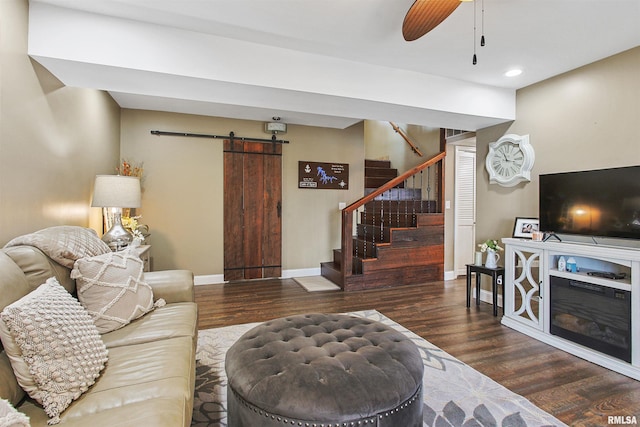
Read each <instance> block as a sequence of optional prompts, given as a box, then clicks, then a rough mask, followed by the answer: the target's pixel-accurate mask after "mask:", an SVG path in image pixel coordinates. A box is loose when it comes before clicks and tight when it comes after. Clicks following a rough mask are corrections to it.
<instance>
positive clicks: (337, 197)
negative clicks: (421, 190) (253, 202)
mask: <svg viewBox="0 0 640 427" xmlns="http://www.w3.org/2000/svg"><path fill="white" fill-rule="evenodd" d="M263 126H264V124H263V123H262V122H256V121H247V120H231V119H224V118H215V117H204V116H196V115H186V114H174V113H163V112H154V111H140V110H123V111H122V144H121V152H122V157H123V158H126V159H129V160H130V161H132V162H143V163H144V171H145V172H144V175H145V179H144V190H143V198H142V207H141V208H140V209H139V214H141V215H142V219H141V220H140V222H141V223H144V224H148V225H149V226H150V229H151V238H150V240H149V243H151V244H152V245H153V247H152V256H153V262H154V268H155V269H158V270H161V269H171V268H186V269H190V270H192V271H193V272H194V274H196V275H201V276H206V275H220V274H222V273H223V254H224V252H223V250H224V246H223V232H224V230H223V206H222V204H223V178H224V175H223V163H222V156H223V153H222V140H216V139H202V138H187V137H170V136H154V135H151V134H150V131H151V130H164V131H178V132H189V133H202V134H214V135H228V134H229V132H230V131H233V132H234V133H235V135H237V136H239V137H254V138H269V135H268V134H265V133H264V132H263ZM362 134H363V130H362V124H359V125H354V126H352V127H350V128H348V129H345V130H335V129H327V128H315V127H306V126H295V125H290V126H289V129H288V132H287V133H286V134H285V135H281V136H280V138H282V139H286V140H288V141H290V143H289V144H285V145H284V146H283V158H282V162H283V165H282V169H283V189H282V192H283V194H282V206H283V208H282V215H283V217H282V224H283V230H282V239H283V243H282V248H283V252H282V266H283V270H297V269H307V268H316V269H318V268H319V267H320V262H324V261H330V260H332V250H333V249H335V248H338V247H339V246H340V225H339V219H340V215H339V211H338V203H339V202H346V203H347V204H348V203H350V202H352V201H354V200H356V199H357V198H359V197H361V196H362V193H363V186H364V183H363V173H364V171H363V168H364V164H363V161H362V159H363V157H364V144H363V137H362ZM299 160H309V161H320V162H339V163H349V173H350V182H349V187H350V188H349V190H347V191H342V190H309V189H298V183H297V179H298V161H299Z"/></svg>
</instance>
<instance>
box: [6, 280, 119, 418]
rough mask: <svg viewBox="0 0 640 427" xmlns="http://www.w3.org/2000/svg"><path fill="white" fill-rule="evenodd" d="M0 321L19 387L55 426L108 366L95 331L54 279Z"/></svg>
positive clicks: (85, 313) (12, 306)
mask: <svg viewBox="0 0 640 427" xmlns="http://www.w3.org/2000/svg"><path fill="white" fill-rule="evenodd" d="M0 317H1V318H2V322H0V338H1V339H2V344H3V346H4V348H5V351H6V352H7V355H8V356H9V359H10V361H11V366H12V368H13V370H14V372H15V374H16V378H17V379H18V383H19V384H20V386H21V387H22V388H23V389H24V390H25V391H26V392H27V393H28V394H29V396H31V397H32V398H33V399H35V400H36V401H37V402H38V403H40V404H41V405H42V406H43V407H44V410H45V412H46V413H47V415H49V417H51V420H49V424H57V423H58V422H59V421H60V418H59V417H60V414H61V413H62V411H64V410H65V409H66V408H67V407H68V406H69V405H70V404H71V402H73V401H74V400H75V399H77V398H78V397H80V395H81V394H82V393H84V392H85V391H87V390H88V389H89V387H90V386H91V385H92V384H93V383H94V382H95V380H96V378H98V376H99V375H100V372H101V371H102V369H103V368H104V366H105V363H106V362H107V354H108V353H107V348H106V347H105V345H104V343H103V342H102V339H101V337H100V334H99V333H98V330H97V329H96V326H95V325H94V324H93V321H92V319H91V317H90V316H89V314H88V313H87V311H86V310H85V309H84V307H82V305H81V304H80V303H79V302H78V301H77V300H76V299H75V298H74V297H73V296H71V294H69V292H67V291H66V290H65V289H64V288H63V287H62V286H61V285H60V284H59V283H58V281H57V280H56V279H55V278H53V277H52V278H50V279H49V280H47V281H46V283H44V284H42V285H40V286H39V287H38V288H37V289H36V290H34V291H32V292H31V293H29V294H28V295H26V296H24V297H22V298H21V299H19V300H18V301H16V302H14V303H12V304H10V305H8V306H7V307H5V308H4V310H3V311H2V313H1V314H0Z"/></svg>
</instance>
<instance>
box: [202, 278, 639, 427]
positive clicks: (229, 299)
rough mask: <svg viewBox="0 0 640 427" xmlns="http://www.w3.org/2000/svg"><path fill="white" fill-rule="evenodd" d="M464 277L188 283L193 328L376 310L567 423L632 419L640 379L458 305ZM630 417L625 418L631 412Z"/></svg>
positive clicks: (485, 311)
mask: <svg viewBox="0 0 640 427" xmlns="http://www.w3.org/2000/svg"><path fill="white" fill-rule="evenodd" d="M465 288H466V285H465V280H464V278H463V279H462V280H461V279H458V280H451V281H446V282H434V283H425V284H421V285H410V286H403V287H398V288H386V289H375V290H369V291H357V292H347V293H345V292H341V291H336V292H314V293H309V292H307V291H305V290H304V289H303V288H302V287H300V286H299V285H298V284H296V282H295V281H293V280H292V279H284V280H262V281H251V282H239V283H231V284H225V285H221V284H218V285H204V286H197V287H196V301H197V303H198V308H199V328H200V329H208V328H215V327H220V326H227V325H233V324H238V323H248V322H258V321H265V320H269V319H273V318H277V317H283V316H288V315H291V314H300V313H307V312H327V313H329V312H330V313H341V312H348V311H357V310H366V309H376V310H378V311H379V312H381V313H382V314H384V315H385V316H387V317H389V318H391V319H393V320H394V321H396V322H398V323H400V324H402V325H403V326H405V327H407V328H409V329H411V330H412V331H413V332H415V333H416V334H418V335H420V336H421V337H423V338H425V339H426V340H428V341H430V342H432V343H433V344H435V345H437V346H438V347H440V348H442V349H443V350H445V351H446V352H448V353H449V354H451V355H452V356H454V357H457V358H458V359H460V360H461V361H463V362H465V363H467V364H468V365H470V366H472V367H473V368H474V369H476V370H478V371H480V372H482V373H483V374H485V375H487V376H489V377H490V378H492V379H493V380H495V381H497V382H499V383H500V384H502V385H504V386H505V387H507V388H509V389H510V390H512V391H513V392H515V393H517V394H520V395H522V396H524V397H526V398H527V399H529V400H530V401H531V402H533V403H534V404H536V405H537V406H538V407H540V408H542V409H543V410H545V411H547V412H549V413H551V414H553V415H554V416H556V417H557V418H558V419H560V420H561V421H563V422H565V423H566V424H568V425H570V426H606V425H609V423H608V421H609V419H608V417H609V416H625V417H626V416H629V417H633V416H635V417H636V419H637V420H638V422H640V381H636V380H634V379H631V378H628V377H626V376H624V375H620V374H617V373H615V372H613V371H610V370H608V369H605V368H602V367H600V366H597V365H595V364H592V363H590V362H587V361H585V360H583V359H580V358H578V357H575V356H572V355H570V354H568V353H565V352H564V351H561V350H557V349H555V348H554V347H551V346H549V345H546V344H544V343H541V342H539V341H537V340H535V339H533V338H529V337H527V336H526V335H523V334H521V333H519V332H516V331H514V330H512V329H510V328H507V327H505V326H502V324H501V323H500V317H494V316H493V314H492V307H491V305H489V304H485V303H481V304H480V307H476V306H475V305H473V304H472V307H471V308H470V309H467V308H466V307H465V299H466V292H465ZM631 420H632V419H631Z"/></svg>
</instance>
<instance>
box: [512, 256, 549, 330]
mask: <svg viewBox="0 0 640 427" xmlns="http://www.w3.org/2000/svg"><path fill="white" fill-rule="evenodd" d="M543 262H544V260H543V257H542V250H539V249H536V248H535V247H534V248H531V247H527V246H524V245H517V244H509V245H507V246H506V253H505V279H506V282H505V291H504V293H505V317H506V318H507V319H509V320H513V321H516V322H520V323H523V324H525V325H528V326H530V327H533V328H536V329H543V326H544V322H543V320H544V311H543V307H542V304H543V300H542V298H541V297H542V294H543V292H541V289H540V284H541V282H542V277H541V275H542V271H543V270H542V265H543ZM507 319H504V320H507ZM503 323H504V322H503Z"/></svg>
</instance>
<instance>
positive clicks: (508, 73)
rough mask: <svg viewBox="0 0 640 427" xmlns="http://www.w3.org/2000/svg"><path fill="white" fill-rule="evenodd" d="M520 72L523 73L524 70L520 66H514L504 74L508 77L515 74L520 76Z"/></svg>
mask: <svg viewBox="0 0 640 427" xmlns="http://www.w3.org/2000/svg"><path fill="white" fill-rule="evenodd" d="M520 74H522V70H521V69H519V68H514V69H513V70H509V71H507V72H506V73H504V75H505V76H507V77H515V76H519V75H520Z"/></svg>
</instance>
